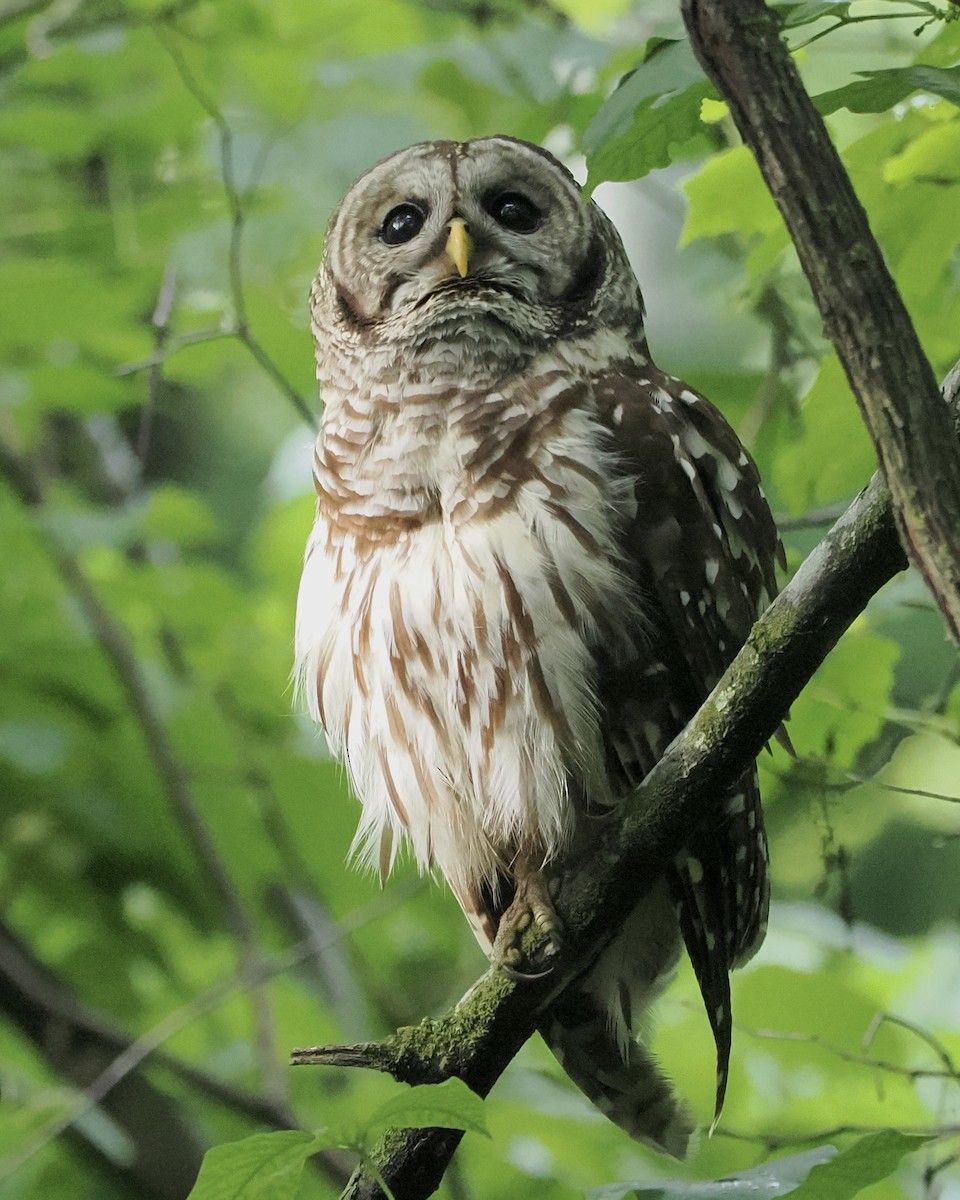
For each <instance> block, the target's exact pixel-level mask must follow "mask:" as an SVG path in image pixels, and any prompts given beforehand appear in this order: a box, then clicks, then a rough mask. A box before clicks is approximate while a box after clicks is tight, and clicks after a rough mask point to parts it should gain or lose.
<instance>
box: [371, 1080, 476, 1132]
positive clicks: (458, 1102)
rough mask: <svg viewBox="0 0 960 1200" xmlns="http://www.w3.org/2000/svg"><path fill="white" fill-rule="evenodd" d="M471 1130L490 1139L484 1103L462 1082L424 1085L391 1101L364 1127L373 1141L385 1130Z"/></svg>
mask: <svg viewBox="0 0 960 1200" xmlns="http://www.w3.org/2000/svg"><path fill="white" fill-rule="evenodd" d="M431 1126H437V1127H439V1128H441V1129H469V1130H471V1131H472V1132H473V1133H482V1134H484V1135H485V1136H486V1137H489V1136H490V1135H489V1132H488V1130H487V1121H486V1114H485V1112H484V1108H483V1100H482V1099H481V1098H480V1097H479V1096H478V1095H477V1094H476V1092H472V1091H471V1090H470V1089H469V1088H468V1087H467V1085H466V1084H465V1083H464V1082H463V1080H462V1079H446V1080H444V1082H443V1083H436V1084H433V1083H422V1084H419V1085H418V1086H417V1087H412V1088H410V1089H409V1090H408V1091H404V1092H402V1093H401V1094H400V1095H399V1096H396V1097H394V1098H393V1099H391V1100H388V1101H387V1102H386V1104H381V1105H380V1107H379V1108H378V1109H377V1110H376V1111H375V1112H374V1113H373V1114H372V1116H371V1117H370V1119H369V1120H368V1121H367V1122H366V1124H365V1126H364V1133H365V1135H366V1136H367V1137H368V1138H370V1137H372V1136H373V1135H376V1134H379V1133H382V1132H383V1131H384V1130H386V1129H406V1128H419V1129H424V1128H428V1127H431Z"/></svg>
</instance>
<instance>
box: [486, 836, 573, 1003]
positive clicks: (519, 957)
mask: <svg viewBox="0 0 960 1200" xmlns="http://www.w3.org/2000/svg"><path fill="white" fill-rule="evenodd" d="M514 871H515V879H516V892H515V894H514V897H513V902H512V903H511V904H510V907H509V908H508V909H507V910H506V912H505V913H504V914H503V916H501V918H500V925H499V928H498V929H497V936H496V939H495V941H494V944H493V960H494V962H496V963H499V964H500V966H501V967H502V968H503V969H504V971H506V973H507V974H508V975H509V976H510V978H511V979H517V980H531V979H542V978H543V977H544V975H548V974H549V973H550V971H551V970H552V969H553V968H552V966H551V965H550V964H551V960H552V959H554V958H556V956H557V955H558V954H559V953H560V950H561V947H562V941H563V938H562V935H563V923H562V922H561V920H560V918H559V917H558V916H557V913H556V910H555V909H554V907H553V898H554V896H555V895H556V894H557V891H558V889H559V881H558V880H551V881H548V880H547V879H546V878H545V877H544V876H543V874H542V873H541V871H540V869H539V867H534V866H532V865H531V863H530V861H529V859H527V858H525V857H520V858H518V859H517V861H516V862H515V864H514ZM531 925H536V927H537V930H538V931H539V932H540V933H541V934H543V935H545V936H546V937H547V938H548V939H549V940H548V941H547V943H546V945H545V946H544V947H543V948H542V950H540V951H539V953H538V954H537V955H536V961H534V962H531V963H528V962H527V960H526V956H525V954H524V952H523V949H522V947H521V945H520V941H521V938H522V936H523V934H524V933H526V931H527V930H528V929H530V927H531ZM521 964H524V965H529V966H531V967H533V970H530V971H527V970H520V965H521ZM540 968H543V969H542V970H541V969H540Z"/></svg>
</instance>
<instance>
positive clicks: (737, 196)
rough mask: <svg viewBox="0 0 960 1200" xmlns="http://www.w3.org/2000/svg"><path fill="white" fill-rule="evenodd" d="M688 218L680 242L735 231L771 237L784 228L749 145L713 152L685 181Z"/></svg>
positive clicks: (685, 244)
mask: <svg viewBox="0 0 960 1200" xmlns="http://www.w3.org/2000/svg"><path fill="white" fill-rule="evenodd" d="M683 190H684V191H685V192H686V194H687V202H688V207H687V219H686V221H685V222H684V226H683V234H682V236H681V241H680V244H681V245H683V246H687V245H689V244H690V242H693V241H695V240H696V239H697V238H701V237H703V238H711V237H719V236H720V235H721V234H727V233H733V234H737V235H738V236H740V237H750V236H753V235H758V236H761V237H768V236H770V235H771V234H774V233H782V232H783V228H784V226H783V221H782V220H781V217H780V213H779V212H778V211H777V206H776V205H775V204H774V202H773V199H772V198H771V196H770V193H769V191H767V188H766V185H765V184H764V182H763V177H762V176H761V174H760V171H759V169H758V167H757V163H756V159H755V158H754V157H753V155H752V154H751V153H750V151H749V150H748V149H747V147H746V146H735V147H733V148H732V149H730V150H724V151H722V152H721V153H719V154H715V155H713V157H712V158H710V159H709V160H708V161H707V162H706V163H705V164H704V165H703V167H702V168H701V169H700V170H699V171H698V172H697V173H696V174H695V175H692V176H691V177H690V178H689V179H688V180H687V181H686V182H685V183H684V185H683Z"/></svg>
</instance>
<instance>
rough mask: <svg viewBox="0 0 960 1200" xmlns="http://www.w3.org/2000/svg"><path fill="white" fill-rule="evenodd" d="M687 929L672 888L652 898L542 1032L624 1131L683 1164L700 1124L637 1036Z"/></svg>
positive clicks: (554, 1008)
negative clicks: (681, 927) (678, 914)
mask: <svg viewBox="0 0 960 1200" xmlns="http://www.w3.org/2000/svg"><path fill="white" fill-rule="evenodd" d="M679 955H680V931H679V928H678V925H677V917H676V912H675V909H674V906H673V902H672V900H671V898H670V895H669V892H668V889H667V885H666V882H665V881H662V882H661V883H660V884H659V886H657V887H655V888H653V889H652V891H651V892H650V893H649V894H648V895H646V896H645V897H644V898H643V899H642V900H641V901H640V903H639V904H638V905H637V908H636V909H635V910H634V911H633V913H631V915H630V916H629V917H628V918H627V921H626V922H625V924H624V926H623V929H622V930H621V931H620V933H619V934H618V936H617V937H616V938H615V939H614V940H613V942H611V943H610V945H609V946H607V947H606V949H605V950H604V951H603V953H602V954H601V955H600V957H599V958H598V959H597V961H596V962H595V963H594V964H593V966H592V967H591V968H590V970H589V971H588V972H587V973H586V975H584V976H582V977H581V978H580V979H577V980H576V981H575V982H574V983H572V984H571V985H570V986H569V987H568V988H567V989H566V991H564V992H563V993H562V994H561V995H560V996H559V997H558V998H557V1000H556V1001H554V1003H553V1004H552V1005H551V1008H550V1013H549V1015H548V1017H547V1018H546V1020H545V1021H544V1023H543V1025H542V1026H541V1030H540V1032H541V1033H542V1035H543V1038H544V1040H545V1041H546V1043H547V1045H548V1046H549V1047H550V1049H551V1050H552V1051H553V1053H554V1054H555V1055H556V1056H557V1059H558V1060H559V1062H560V1064H561V1066H562V1067H563V1069H564V1070H565V1071H566V1073H567V1074H568V1075H569V1076H570V1078H571V1079H572V1080H573V1082H574V1083H575V1084H576V1085H577V1087H579V1088H580V1090H581V1091H582V1092H584V1093H585V1094H586V1095H587V1096H588V1097H589V1098H590V1099H591V1100H592V1101H593V1103H594V1104H595V1105H596V1106H597V1108H599V1109H600V1111H601V1112H602V1113H604V1114H605V1115H606V1116H607V1117H609V1118H610V1120H611V1121H613V1122H614V1123H615V1124H616V1125H619V1126H620V1128H621V1129H623V1130H624V1131H625V1132H626V1133H629V1134H630V1136H631V1137H633V1138H636V1139H637V1140H638V1141H641V1142H646V1143H647V1144H648V1145H651V1146H653V1147H655V1148H656V1149H657V1150H662V1151H666V1153H667V1154H672V1155H674V1157H676V1158H682V1157H683V1156H684V1154H685V1153H686V1150H687V1144H688V1143H689V1141H690V1135H691V1134H692V1133H693V1129H694V1122H693V1119H692V1117H691V1115H690V1112H689V1111H688V1109H687V1108H686V1106H685V1105H684V1104H683V1102H682V1101H681V1100H680V1098H679V1097H678V1096H677V1094H676V1092H675V1091H674V1090H673V1087H672V1086H671V1084H670V1081H669V1080H668V1079H667V1077H666V1075H664V1073H663V1072H662V1071H661V1070H660V1068H659V1067H658V1066H657V1064H656V1062H655V1061H654V1058H653V1056H652V1055H651V1054H650V1053H649V1052H648V1051H647V1050H646V1049H645V1047H644V1046H642V1045H641V1044H640V1043H639V1042H638V1041H637V1039H636V1036H635V1033H634V1031H635V1030H636V1028H637V1026H638V1025H640V1024H642V1022H643V1017H644V1013H645V1012H646V1011H647V1010H648V1009H649V1007H650V1005H651V1004H652V1002H653V1001H654V1000H655V999H656V997H657V996H658V995H659V993H660V992H661V991H662V990H663V988H664V987H665V986H666V985H667V983H668V982H669V980H670V978H671V977H672V975H673V972H674V969H675V968H676V964H677V959H678V958H679Z"/></svg>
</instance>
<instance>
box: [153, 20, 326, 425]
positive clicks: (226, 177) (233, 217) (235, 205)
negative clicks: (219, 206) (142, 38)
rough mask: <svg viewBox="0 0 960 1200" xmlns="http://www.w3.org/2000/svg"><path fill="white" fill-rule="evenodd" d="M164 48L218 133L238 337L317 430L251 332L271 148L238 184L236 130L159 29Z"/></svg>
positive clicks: (303, 404)
mask: <svg viewBox="0 0 960 1200" xmlns="http://www.w3.org/2000/svg"><path fill="white" fill-rule="evenodd" d="M158 36H159V38H160V42H161V45H162V46H163V47H164V49H165V50H166V51H167V53H168V54H169V55H170V58H171V60H172V61H173V64H174V67H175V68H176V70H177V74H178V75H179V76H180V78H181V80H182V81H183V85H184V87H186V89H187V91H188V92H189V93H190V94H191V96H193V98H194V99H195V100H196V101H197V103H198V104H199V105H200V107H201V108H202V109H203V111H204V112H205V113H206V114H207V116H209V118H210V120H211V121H212V122H213V123H214V126H215V127H216V130H217V138H218V141H219V146H220V178H221V182H222V184H223V191H224V195H225V197H226V201H227V211H228V213H229V216H230V246H229V250H228V253H227V270H228V275H229V279H230V294H231V297H232V299H233V306H234V313H235V326H234V330H233V333H234V336H235V337H236V338H237V340H238V341H239V342H240V343H241V344H242V345H243V346H245V347H246V349H247V351H248V352H249V353H250V354H251V356H252V357H253V358H254V360H255V361H256V362H257V363H258V365H259V366H260V367H261V368H262V370H263V371H264V372H265V373H266V374H267V375H268V376H269V377H270V378H271V379H272V380H273V382H274V384H275V385H276V386H277V388H278V389H279V390H280V392H281V393H282V394H283V395H284V396H286V398H287V399H288V400H289V401H290V403H291V404H292V405H293V407H294V409H295V410H296V412H297V415H298V416H299V417H300V419H301V420H302V421H304V422H305V423H306V424H307V425H309V426H311V428H313V429H316V428H317V419H316V417H315V416H314V414H313V412H312V411H311V409H310V406H309V404H308V403H307V401H306V400H305V399H304V397H303V396H302V395H301V394H300V392H299V391H298V390H297V388H295V387H294V386H293V384H292V383H291V382H290V380H289V379H287V377H286V375H284V373H283V371H282V370H281V369H280V368H279V367H278V366H277V364H276V362H275V361H274V359H273V358H272V357H271V355H270V354H269V353H268V351H267V350H266V348H265V347H264V345H263V343H262V342H261V341H260V340H259V339H258V338H257V337H256V336H255V334H254V333H253V331H252V330H251V328H250V322H249V320H248V316H247V300H246V290H245V285H244V278H243V237H244V232H245V227H246V207H245V206H246V202H247V198H248V196H249V194H250V193H251V192H252V191H253V190H254V189H255V188H256V186H257V182H258V180H259V176H260V173H261V172H262V171H263V168H264V165H265V162H266V156H267V154H268V152H269V146H268V145H265V146H264V147H263V148H262V150H261V153H260V155H259V156H258V159H257V161H256V163H255V164H254V169H253V172H252V174H251V179H250V181H249V182H248V184H247V186H246V187H245V188H241V187H240V185H239V184H238V182H237V175H236V166H235V163H234V155H233V130H232V129H231V128H230V123H229V122H228V121H227V119H226V117H225V116H224V115H223V113H222V111H221V110H220V109H219V108H218V107H217V105H216V104H215V103H214V101H213V100H212V99H211V97H210V96H209V95H208V93H207V92H206V90H205V89H204V88H203V86H202V85H201V84H200V81H199V80H198V79H197V77H196V76H195V75H194V73H193V71H192V70H191V69H190V66H189V64H188V63H187V60H186V59H185V58H184V56H183V54H182V53H181V51H180V48H179V47H178V46H177V44H176V42H175V41H174V39H173V37H172V36H171V35H169V34H168V33H167V32H166V31H163V32H161V31H160V30H159V29H158Z"/></svg>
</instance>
